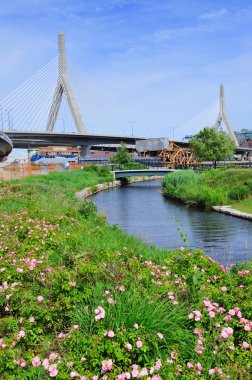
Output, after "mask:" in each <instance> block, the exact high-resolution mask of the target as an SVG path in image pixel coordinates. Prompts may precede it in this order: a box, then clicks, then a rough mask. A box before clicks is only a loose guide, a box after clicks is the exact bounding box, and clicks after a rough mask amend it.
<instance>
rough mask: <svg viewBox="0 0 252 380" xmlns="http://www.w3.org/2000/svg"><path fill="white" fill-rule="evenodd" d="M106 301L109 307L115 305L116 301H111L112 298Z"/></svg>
mask: <svg viewBox="0 0 252 380" xmlns="http://www.w3.org/2000/svg"><path fill="white" fill-rule="evenodd" d="M107 301H108V303H109V304H110V305H115V304H116V301H115V300H114V299H113V298H111V297H110V298H108V299H107Z"/></svg>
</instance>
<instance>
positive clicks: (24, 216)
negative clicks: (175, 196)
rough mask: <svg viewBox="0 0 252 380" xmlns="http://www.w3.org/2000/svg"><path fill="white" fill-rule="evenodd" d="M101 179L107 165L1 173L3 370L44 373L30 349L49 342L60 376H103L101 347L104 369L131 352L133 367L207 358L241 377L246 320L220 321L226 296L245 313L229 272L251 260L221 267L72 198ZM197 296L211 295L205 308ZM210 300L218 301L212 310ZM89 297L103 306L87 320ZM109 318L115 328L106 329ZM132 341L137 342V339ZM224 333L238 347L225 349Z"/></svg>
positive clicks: (111, 376)
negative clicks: (162, 244)
mask: <svg viewBox="0 0 252 380" xmlns="http://www.w3.org/2000/svg"><path fill="white" fill-rule="evenodd" d="M107 180H110V176H109V175H108V174H106V173H101V172H92V171H91V172H87V171H85V172H81V171H80V172H74V173H63V174H62V173H56V174H50V175H48V176H41V177H37V178H34V177H32V178H29V179H26V180H25V181H21V182H20V183H18V182H17V181H15V183H13V184H11V185H9V184H2V185H0V199H1V202H0V215H1V223H2V224H1V227H0V250H1V252H2V253H1V255H2V256H1V260H0V269H1V268H2V269H1V275H2V279H1V280H2V287H0V295H4V297H0V317H1V319H0V339H2V341H1V343H0V345H4V346H5V347H2V348H3V349H2V350H1V349H0V378H3V379H6V380H14V379H19V380H22V379H37V380H38V379H47V378H49V377H50V368H47V367H46V366H42V365H39V366H38V367H35V366H34V365H32V361H33V359H34V358H35V357H36V356H38V357H39V359H41V361H43V360H44V359H46V358H50V355H51V354H52V353H56V354H57V358H56V359H50V360H51V361H50V365H53V364H55V365H57V371H58V374H57V379H69V378H70V376H71V373H72V372H78V373H79V374H80V375H83V376H84V375H86V376H87V379H88V380H89V379H92V377H93V376H94V375H97V376H99V379H100V378H102V366H103V364H102V361H103V360H109V359H111V360H112V362H113V366H112V369H111V370H109V371H108V372H106V373H107V379H108V380H115V379H117V376H118V375H119V374H122V373H123V372H126V371H127V372H130V373H131V372H132V365H133V364H134V365H138V368H139V371H140V368H143V367H146V368H147V369H148V371H149V370H150V368H151V367H154V366H156V368H155V369H154V374H156V375H157V376H158V373H159V374H160V376H161V377H156V379H158V378H162V379H165V380H166V379H173V378H174V377H176V376H177V375H176V374H177V372H178V371H179V372H181V378H182V379H197V378H202V379H207V378H208V370H209V369H210V368H214V367H216V366H218V367H220V368H222V370H223V372H224V373H225V374H226V375H230V376H231V378H238V377H239V376H240V377H239V378H240V379H247V378H249V376H250V375H249V369H248V368H247V364H246V363H247V362H248V359H249V350H246V349H244V350H241V349H240V347H241V344H242V342H243V341H247V342H249V343H248V344H251V343H250V342H251V338H250V336H249V334H250V333H249V332H247V331H245V330H244V325H245V323H247V324H248V322H243V323H241V324H239V323H238V322H237V317H234V318H233V320H232V321H230V322H228V323H227V322H225V321H223V317H224V316H226V315H228V310H229V309H230V308H232V307H234V306H236V307H240V309H241V311H242V315H243V316H244V318H246V320H248V319H249V318H250V319H252V315H251V307H250V291H249V289H250V288H251V276H249V275H248V274H247V273H245V272H244V274H242V275H241V274H239V273H238V269H240V270H241V269H245V268H246V269H248V268H249V265H246V266H244V268H242V266H240V268H234V269H232V271H224V269H223V268H222V267H221V266H220V265H219V264H218V263H214V262H212V261H211V260H210V259H209V258H208V257H205V256H204V255H203V254H202V252H201V251H198V252H194V253H193V254H192V253H190V252H189V250H187V249H185V250H184V249H178V250H175V251H174V252H168V251H164V250H158V249H155V248H153V247H152V248H148V247H147V246H145V245H144V244H143V243H141V241H139V240H136V239H134V238H133V237H129V236H127V235H125V234H124V233H122V232H121V231H120V230H119V229H118V228H117V227H116V226H112V227H110V226H108V225H107V224H106V223H105V220H104V218H103V217H102V216H97V215H96V214H95V213H94V210H93V206H92V204H90V203H89V202H78V201H76V199H75V191H76V190H80V189H81V188H82V187H85V186H87V185H88V186H90V185H94V184H95V183H98V182H103V181H107ZM250 270H251V268H250ZM242 273H243V272H242ZM14 284H15V285H14ZM240 285H243V286H244V287H245V288H243V287H240ZM223 286H226V287H227V289H228V290H227V291H226V292H223V291H222V290H221V287H223ZM105 291H106V292H105ZM108 292H109V293H108ZM39 295H41V296H43V298H44V299H43V301H41V302H39V301H38V300H37V297H38V296H39ZM168 295H169V296H168ZM205 299H208V300H210V303H211V304H212V303H214V302H215V303H216V304H215V306H212V307H213V308H214V309H213V310H215V314H216V317H215V318H214V319H213V318H211V317H210V316H209V313H208V311H207V308H206V306H204V303H203V300H205ZM114 301H115V302H116V303H115V302H114ZM174 301H176V302H174ZM217 303H218V305H219V306H221V307H224V308H225V309H226V312H224V311H221V312H220V311H218V308H219V306H216V305H217ZM98 306H101V307H103V308H104V310H105V317H104V318H101V320H99V321H98V322H95V321H94V316H95V309H96V308H97V307H98ZM193 310H198V311H200V313H201V314H202V318H201V319H200V320H199V321H195V319H194V318H192V319H190V318H188V314H189V313H190V312H192V311H193ZM31 317H33V318H34V319H35V322H31V321H30V318H31ZM135 323H137V324H138V325H139V328H137V329H136V328H134V327H133V325H134V324H135ZM215 323H217V324H218V323H219V324H220V327H219V328H216V326H215ZM76 325H78V327H76ZM74 326H75V327H74ZM226 326H230V327H231V328H233V331H234V334H233V335H232V336H230V338H229V339H228V340H227V341H224V340H223V339H221V338H220V333H221V331H222V329H223V328H224V327H226ZM248 326H249V325H248ZM195 327H197V328H199V329H200V331H201V335H202V336H204V340H205V343H204V344H203V353H202V354H201V355H199V354H197V352H196V351H195V350H197V349H198V346H199V345H198V343H197V340H198V336H197V335H195V334H194V333H193V330H194V328H195ZM109 330H112V331H113V332H114V333H115V336H114V338H113V339H111V338H108V337H106V336H104V334H105V333H106V331H109ZM20 332H23V333H25V335H24V336H23V337H22V336H20ZM23 333H22V334H23ZM157 334H162V335H163V338H160V337H158V335H157ZM139 341H140V342H142V343H143V347H139V348H138V347H137V346H136V343H137V342H139ZM232 342H234V343H235V351H230V350H229V349H228V345H230V344H231V343H232ZM13 343H14V344H13ZM126 344H131V345H132V348H131V349H130V350H128V349H126V348H125V345H126ZM215 346H218V347H219V348H218V352H217V354H216V353H213V351H214V350H216V349H215V348H214V347H215ZM236 347H237V348H236ZM83 357H85V358H86V360H82V359H81V358H83ZM21 359H22V360H24V361H25V365H24V366H21V364H22V363H24V362H22V361H21V362H20V360H21ZM158 359H161V360H162V367H161V369H159V368H158V364H156V363H157V360H158ZM166 359H168V360H169V362H168V363H167V362H166ZM71 362H72V363H73V364H71V365H69V363H71ZM187 362H190V363H192V368H189V367H187ZM197 363H201V365H202V366H203V369H202V375H200V372H201V371H200V370H199V367H198V364H197ZM177 366H179V367H177ZM103 373H104V372H103ZM154 374H153V376H154ZM238 375H239V376H238ZM146 378H147V376H143V379H146ZM151 378H153V379H154V377H151Z"/></svg>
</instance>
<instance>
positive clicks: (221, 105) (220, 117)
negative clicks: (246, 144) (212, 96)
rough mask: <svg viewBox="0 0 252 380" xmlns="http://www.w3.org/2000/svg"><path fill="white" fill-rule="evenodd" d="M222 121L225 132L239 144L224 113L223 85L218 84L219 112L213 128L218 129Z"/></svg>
mask: <svg viewBox="0 0 252 380" xmlns="http://www.w3.org/2000/svg"><path fill="white" fill-rule="evenodd" d="M222 121H223V122H224V124H225V127H226V128H227V132H228V134H229V137H230V138H231V139H232V140H233V141H234V142H235V145H236V146H239V143H238V140H237V138H236V136H235V134H234V131H233V129H232V128H231V124H230V121H229V119H228V117H227V113H226V107H225V102H224V85H223V84H221V85H220V103H219V114H218V116H217V119H216V122H215V125H214V126H215V128H217V129H219V128H220V126H221V122H222Z"/></svg>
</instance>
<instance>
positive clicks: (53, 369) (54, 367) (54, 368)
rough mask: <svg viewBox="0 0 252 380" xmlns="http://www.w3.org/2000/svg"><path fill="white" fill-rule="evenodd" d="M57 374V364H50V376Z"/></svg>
mask: <svg viewBox="0 0 252 380" xmlns="http://www.w3.org/2000/svg"><path fill="white" fill-rule="evenodd" d="M57 374H58V370H57V364H52V365H50V366H49V376H50V377H55V376H57Z"/></svg>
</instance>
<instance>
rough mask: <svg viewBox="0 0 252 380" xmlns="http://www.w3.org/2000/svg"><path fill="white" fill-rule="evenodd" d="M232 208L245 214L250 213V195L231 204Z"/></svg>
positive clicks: (251, 198)
mask: <svg viewBox="0 0 252 380" xmlns="http://www.w3.org/2000/svg"><path fill="white" fill-rule="evenodd" d="M232 208H234V209H235V210H239V211H241V212H246V213H247V214H252V197H250V198H247V199H244V200H242V201H240V202H237V203H234V204H232Z"/></svg>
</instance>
